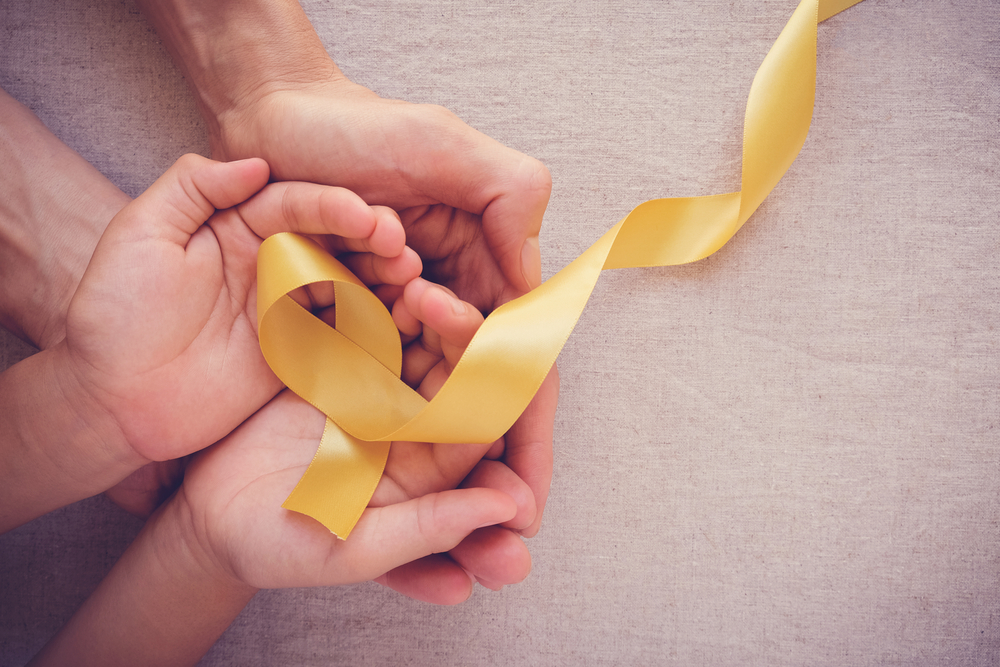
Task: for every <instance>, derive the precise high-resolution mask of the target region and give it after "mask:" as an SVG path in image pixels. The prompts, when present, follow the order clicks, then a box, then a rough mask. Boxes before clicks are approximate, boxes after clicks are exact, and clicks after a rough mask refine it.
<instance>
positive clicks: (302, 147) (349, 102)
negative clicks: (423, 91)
mask: <svg viewBox="0 0 1000 667" xmlns="http://www.w3.org/2000/svg"><path fill="white" fill-rule="evenodd" d="M261 107H262V108H260V109H258V110H256V112H255V113H254V114H253V115H252V116H250V117H249V118H248V121H247V122H243V123H231V124H230V125H228V126H227V125H223V130H222V136H221V138H220V139H219V140H218V141H217V142H216V146H215V150H216V152H217V153H219V154H220V155H221V156H223V157H225V158H233V157H246V156H260V157H263V158H264V159H265V160H267V161H268V163H269V164H270V165H271V168H272V173H273V175H274V177H275V178H277V179H284V180H308V181H313V182H317V183H325V184H328V185H336V186H340V187H345V188H348V189H350V190H352V191H354V192H357V193H358V194H359V195H360V196H361V197H362V198H363V199H364V200H365V201H367V202H368V203H369V204H372V205H375V204H378V205H384V206H389V207H391V208H393V209H395V210H397V211H399V212H400V217H401V218H402V219H403V224H404V227H405V228H406V230H407V243H408V244H409V245H410V247H412V248H413V249H414V250H416V251H417V252H418V253H419V254H420V256H421V258H422V259H423V260H424V261H425V269H426V275H427V277H428V278H430V279H432V280H434V281H435V282H438V283H439V284H444V285H447V286H448V287H450V288H452V289H453V290H454V291H455V292H456V293H457V294H458V295H459V296H460V297H461V298H462V299H464V300H466V301H469V302H470V303H472V304H473V305H475V306H476V307H477V308H479V309H480V310H492V309H493V308H495V307H496V306H498V305H500V303H503V302H504V301H507V300H510V299H511V298H514V297H516V296H518V295H520V294H523V293H524V292H526V291H528V289H530V288H531V287H533V286H534V285H536V284H537V283H538V281H539V277H538V276H537V275H534V274H535V273H536V272H537V268H538V267H537V266H533V267H531V268H530V270H529V272H530V273H532V274H533V275H532V276H529V277H528V278H527V279H526V278H525V275H524V273H523V272H522V270H521V245H522V243H523V241H524V239H525V238H528V237H532V236H537V234H538V229H539V226H540V225H541V217H542V212H543V211H544V209H545V205H546V203H547V202H548V196H549V189H550V179H549V176H548V172H547V171H546V170H545V168H544V167H543V166H542V165H541V164H540V163H538V162H537V161H535V160H532V159H531V158H528V157H526V156H524V155H521V154H520V153H517V152H516V151H513V150H510V149H508V148H506V147H504V146H502V145H501V144H499V143H497V142H495V141H493V140H492V139H489V138H488V137H486V136H484V135H482V134H480V133H478V132H476V131H475V130H473V129H471V128H469V127H468V126H467V125H465V124H464V123H462V122H461V121H460V120H458V119H457V118H456V117H455V116H454V115H453V114H451V113H450V112H448V111H446V110H445V109H443V108H440V107H435V106H428V105H414V104H407V103H403V102H399V101H395V100H383V99H381V98H379V97H378V96H376V95H375V94H374V93H372V92H371V91H369V90H367V89H365V88H363V87H361V86H357V85H355V84H352V83H350V82H349V81H340V82H336V83H329V82H325V83H322V84H317V85H315V86H312V87H309V88H306V89H303V90H297V91H288V90H283V91H279V92H275V93H271V94H270V95H269V96H267V97H266V98H264V99H263V101H262V102H261ZM536 254H537V247H536ZM533 261H537V260H533Z"/></svg>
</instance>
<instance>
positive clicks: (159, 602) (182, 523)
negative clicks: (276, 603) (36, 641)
mask: <svg viewBox="0 0 1000 667" xmlns="http://www.w3.org/2000/svg"><path fill="white" fill-rule="evenodd" d="M181 494H182V491H179V492H178V493H177V494H175V496H174V497H173V498H172V499H171V500H170V501H169V502H168V503H167V504H166V505H165V506H164V507H162V508H161V509H160V510H159V511H157V512H156V513H155V514H154V515H153V516H152V517H151V518H150V520H149V521H148V522H147V523H146V525H145V526H144V527H143V529H142V531H141V532H140V533H139V536H138V537H137V538H136V539H135V541H134V542H133V543H132V544H131V545H130V546H129V548H128V550H126V552H125V553H124V554H123V555H122V557H121V559H120V560H119V561H118V562H117V563H116V564H115V566H114V568H113V569H112V570H111V572H110V573H109V574H108V575H107V577H105V579H104V580H103V581H102V582H101V584H100V586H98V588H97V590H96V591H94V593H93V594H92V595H91V596H90V597H89V598H88V599H87V601H86V602H85V603H84V604H83V606H82V607H81V608H80V609H79V610H78V611H77V612H76V613H75V614H74V615H73V618H71V619H70V621H69V623H67V624H66V626H65V627H64V628H63V629H62V630H60V631H59V634H58V635H56V637H55V638H53V639H52V641H50V642H49V644H48V645H47V646H46V647H45V648H44V649H43V650H42V652H41V653H39V654H38V655H37V656H35V658H34V660H33V661H32V662H31V664H32V665H49V664H51V665H61V664H69V663H72V664H82V665H107V664H137V665H138V664H141V665H176V664H194V663H196V662H197V661H198V659H199V658H201V656H202V655H204V654H205V652H206V651H208V649H209V648H210V647H211V646H212V644H213V643H215V641H216V639H218V637H219V635H221V634H222V633H223V632H224V631H225V629H226V628H227V627H228V626H229V624H230V623H232V621H233V619H235V618H236V616H237V615H238V614H239V613H240V611H241V610H242V609H243V607H245V606H246V604H247V602H249V601H250V599H251V598H252V597H253V596H254V594H255V593H256V589H254V588H252V587H250V586H247V585H246V584H243V583H242V582H239V581H237V580H235V579H233V578H231V577H229V576H227V575H226V574H225V573H224V572H223V571H222V570H220V569H219V568H218V567H217V566H216V564H215V563H213V562H212V559H210V558H206V555H205V554H204V553H203V552H202V551H201V550H200V547H199V546H198V545H197V541H195V542H192V533H191V530H192V527H193V525H194V524H193V517H191V516H190V513H189V510H188V508H187V507H186V505H185V503H183V502H181V501H179V498H180V496H181Z"/></svg>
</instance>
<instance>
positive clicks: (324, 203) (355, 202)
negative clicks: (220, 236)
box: [238, 181, 406, 257]
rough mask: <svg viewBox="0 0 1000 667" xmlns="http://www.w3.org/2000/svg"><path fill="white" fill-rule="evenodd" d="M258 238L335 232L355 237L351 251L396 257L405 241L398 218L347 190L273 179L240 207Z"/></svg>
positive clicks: (389, 210)
mask: <svg viewBox="0 0 1000 667" xmlns="http://www.w3.org/2000/svg"><path fill="white" fill-rule="evenodd" d="M238 210H239V213H240V215H241V216H242V217H243V219H244V220H245V221H246V223H247V225H248V226H249V227H250V228H251V229H252V230H253V231H254V233H255V234H257V236H260V237H261V238H267V237H268V236H272V235H274V234H277V233H279V232H296V233H299V234H333V235H336V236H341V237H344V238H345V239H354V240H355V241H357V242H358V243H357V244H355V246H354V249H355V250H358V251H364V252H373V253H375V254H377V255H381V256H383V257H395V256H396V255H398V254H399V253H401V252H402V251H403V248H404V247H405V245H406V234H405V232H404V231H403V225H402V224H401V223H400V222H399V217H398V216H397V215H396V214H395V213H394V212H392V211H391V209H386V208H385V207H379V208H378V209H377V210H376V209H373V208H371V207H370V206H368V205H367V204H366V203H365V202H364V200H362V199H361V197H359V196H357V195H356V194H354V193H353V192H351V191H350V190H345V189H344V188H335V187H330V186H326V185H317V184H315V183H298V182H294V181H293V182H285V183H271V184H270V185H268V186H267V187H266V188H264V189H263V190H261V191H260V192H259V193H257V195H256V196H254V197H253V198H252V199H250V200H249V201H247V202H245V203H243V204H241V205H240V206H239V208H238Z"/></svg>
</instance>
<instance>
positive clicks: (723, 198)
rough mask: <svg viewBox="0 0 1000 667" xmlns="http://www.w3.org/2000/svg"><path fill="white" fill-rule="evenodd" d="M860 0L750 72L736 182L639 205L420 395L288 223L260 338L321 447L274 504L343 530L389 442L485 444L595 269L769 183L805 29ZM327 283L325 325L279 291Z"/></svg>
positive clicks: (632, 263)
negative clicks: (331, 316)
mask: <svg viewBox="0 0 1000 667" xmlns="http://www.w3.org/2000/svg"><path fill="white" fill-rule="evenodd" d="M860 1H861V0H802V2H801V3H800V4H799V6H798V8H797V9H796V10H795V12H794V13H793V14H792V17H791V19H789V21H788V23H787V25H786V26H785V28H784V29H783V30H782V32H781V34H780V35H779V36H778V39H777V41H775V43H774V45H773V46H772V47H771V49H770V51H769V52H768V54H767V56H765V58H764V62H763V63H762V64H761V66H760V68H759V69H758V70H757V74H756V75H755V76H754V80H753V84H752V85H751V88H750V95H749V98H748V100H747V108H746V116H745V119H744V126H743V180H742V189H741V190H740V191H739V192H730V193H728V194H721V195H711V196H704V197H683V198H671V199H654V200H651V201H647V202H645V203H643V204H640V205H639V206H637V207H636V208H635V209H634V210H632V212H631V213H629V214H628V215H627V216H626V217H625V218H624V219H623V220H621V221H620V222H619V223H618V224H617V225H615V226H614V227H612V228H611V229H610V230H609V231H608V232H607V233H606V234H604V236H602V237H601V238H600V239H598V241H597V242H596V243H594V245H592V246H591V247H590V248H589V249H588V250H587V251H586V252H584V253H583V254H582V255H580V256H579V257H578V258H577V259H575V260H574V261H573V262H571V263H570V264H569V265H568V266H566V267H565V268H564V269H563V270H561V271H560V272H559V273H557V274H556V275H554V276H553V277H552V278H550V279H549V280H547V281H546V282H545V283H543V284H542V285H541V286H540V287H538V288H536V289H535V290H533V291H531V292H529V293H528V294H525V295H524V296H522V297H520V298H518V299H515V300H513V301H511V302H509V303H506V304H504V305H502V306H500V307H499V308H497V309H496V310H495V311H493V312H492V313H491V314H490V315H489V317H487V318H486V321H485V322H484V323H483V325H482V326H481V327H480V329H479V331H478V332H477V333H476V335H475V337H474V338H473V339H472V342H471V343H470V344H469V346H468V348H467V349H466V351H465V353H464V354H463V355H462V358H461V360H460V361H459V363H458V364H457V365H456V366H455V369H454V370H453V371H452V373H451V376H450V377H449V378H448V379H447V381H446V382H445V383H444V386H443V387H441V389H440V391H439V392H438V393H437V395H435V396H434V398H433V399H432V400H431V401H426V400H425V399H424V398H423V397H421V396H420V395H419V394H417V393H416V392H415V391H414V390H413V389H411V388H410V387H409V386H407V385H406V384H405V383H403V381H402V380H400V378H399V374H400V369H401V366H402V349H401V344H400V339H399V334H398V331H397V330H396V327H395V325H394V324H393V321H392V317H391V315H390V314H389V312H388V311H387V310H386V308H385V307H384V306H383V305H382V303H381V302H380V301H379V300H378V298H377V297H376V296H375V295H374V294H372V292H370V291H369V290H368V288H367V287H365V286H364V284H363V283H362V282H361V281H360V280H358V279H357V278H356V277H355V276H354V275H353V274H352V273H351V272H350V271H349V270H348V269H347V268H346V267H344V266H343V265H342V264H341V263H340V262H338V261H337V260H335V259H334V258H333V257H331V256H330V255H329V254H327V253H326V252H325V251H324V250H322V249H320V248H319V246H317V245H316V244H314V243H313V242H312V241H310V240H308V239H306V238H304V237H301V236H297V235H295V234H290V233H285V234H277V235H275V236H272V237H270V238H268V239H267V240H265V241H264V243H263V245H262V246H261V248H260V252H259V255H258V260H257V273H258V283H257V284H258V294H257V313H258V315H257V318H258V332H259V336H260V346H261V350H262V352H263V354H264V358H265V359H266V360H267V363H268V364H269V365H270V366H271V368H272V370H274V372H275V374H276V375H277V376H278V377H279V378H280V379H281V380H282V381H283V382H284V383H285V384H286V385H287V386H288V387H289V388H290V389H291V390H292V391H294V392H295V393H296V394H298V395H299V396H301V397H302V398H304V399H305V400H307V401H308V402H309V403H311V404H312V405H314V406H315V407H316V408H318V409H319V410H320V411H322V412H323V413H324V414H326V415H327V422H326V429H325V431H324V433H323V439H322V441H321V443H320V446H319V449H318V450H317V452H316V456H315V457H314V459H313V461H312V463H311V464H310V466H309V468H308V470H306V472H305V474H304V475H303V476H302V479H301V480H300V481H299V483H298V485H297V486H296V487H295V489H294V490H293V491H292V493H291V495H289V497H288V498H287V500H286V501H285V502H284V503H283V505H282V506H283V507H285V508H287V509H290V510H294V511H296V512H301V513H303V514H307V515H309V516H311V517H313V518H314V519H316V520H318V521H319V522H320V523H322V524H323V525H324V526H326V527H327V528H328V529H330V531H331V532H333V533H334V534H335V535H337V536H338V537H341V538H344V539H346V538H347V536H348V535H349V534H350V532H351V529H353V527H354V525H355V523H357V521H358V519H359V518H360V516H361V513H362V511H364V509H365V507H366V506H367V504H368V501H369V499H370V498H371V496H372V494H373V493H374V491H375V487H376V485H377V484H378V482H379V479H380V478H381V475H382V471H383V469H384V467H385V462H386V458H387V456H388V453H389V443H390V442H391V441H393V440H408V441H415V442H450V443H472V442H474V443H489V442H493V441H495V440H496V439H498V438H499V437H500V436H502V435H503V434H504V433H506V432H507V430H508V429H509V428H510V427H511V425H512V424H513V423H514V421H515V420H516V419H517V418H518V417H519V416H520V415H521V413H522V412H523V411H524V409H525V408H526V407H527V405H528V403H529V402H530V401H531V399H532V397H533V396H534V395H535V392H536V391H537V390H538V388H539V386H540V385H541V383H542V381H543V380H544V379H545V376H546V375H547V374H548V372H549V370H550V369H551V367H552V365H553V364H554V363H555V361H556V357H557V356H558V355H559V352H560V350H561V349H562V347H563V345H564V344H565V342H566V340H567V338H568V337H569V334H570V332H571V331H572V330H573V328H574V327H575V326H576V322H577V320H578V319H579V317H580V314H581V313H582V311H583V308H584V306H585V305H586V303H587V300H588V299H589V298H590V294H591V292H592V291H593V289H594V286H595V284H596V283H597V279H598V276H599V275H600V273H601V271H602V270H604V269H620V268H629V267H648V266H668V265H674V264H684V263H687V262H694V261H696V260H699V259H702V258H704V257H707V256H708V255H710V254H712V253H713V252H715V251H716V250H718V249H719V248H721V247H722V246H723V245H724V244H725V243H726V242H727V241H728V240H729V239H730V238H731V237H732V236H733V235H734V234H735V233H736V231H737V230H739V228H740V227H741V226H742V225H743V223H744V222H746V220H747V218H749V217H750V215H751V214H752V213H753V212H754V211H755V210H756V209H757V207H758V206H759V205H760V203H761V202H762V201H763V200H764V198H765V197H766V196H767V195H768V193H770V191H771V190H772V189H773V188H774V186H775V185H776V184H777V183H778V181H779V180H780V179H781V177H782V176H783V175H784V173H785V171H786V170H787V169H788V167H789V166H790V165H791V163H792V161H793V160H794V159H795V157H796V156H797V155H798V153H799V150H800V149H801V148H802V145H803V144H804V143H805V139H806V135H807V134H808V132H809V125H810V121H811V118H812V111H813V98H814V94H815V89H816V27H817V24H818V23H819V22H821V21H823V20H825V19H827V18H829V17H830V16H833V15H834V14H836V13H838V12H840V11H842V10H844V9H847V8H848V7H850V6H852V5H855V4H857V3H858V2H860ZM324 281H331V282H333V284H334V300H335V304H336V326H335V327H331V326H329V325H327V324H326V323H324V322H323V321H322V320H320V319H319V318H317V317H315V316H314V315H312V314H311V313H310V312H309V311H307V310H306V309H304V308H302V307H301V306H299V305H298V304H297V303H295V301H293V300H292V299H291V297H289V296H288V293H289V292H291V291H293V290H295V289H297V288H299V287H302V286H304V285H308V284H311V283H316V282H324Z"/></svg>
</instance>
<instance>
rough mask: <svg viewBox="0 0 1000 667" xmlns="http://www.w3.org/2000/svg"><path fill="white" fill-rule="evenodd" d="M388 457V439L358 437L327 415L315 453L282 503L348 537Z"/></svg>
mask: <svg viewBox="0 0 1000 667" xmlns="http://www.w3.org/2000/svg"><path fill="white" fill-rule="evenodd" d="M388 457H389V443H388V442H365V441H364V440H358V439H357V438H355V437H354V436H352V435H350V434H348V433H346V432H344V430H343V429H341V428H340V427H339V426H337V425H336V424H335V423H334V422H333V421H332V420H330V419H329V418H327V420H326V428H325V429H324V430H323V439H322V440H321V441H320V443H319V449H317V450H316V456H314V457H313V460H312V463H310V464H309V468H308V469H307V470H306V472H305V474H304V475H302V479H300V480H299V483H298V484H296V485H295V488H294V489H293V490H292V492H291V494H289V496H288V498H286V499H285V502H284V503H282V505H281V506H282V507H284V508H285V509H288V510H292V511H293V512H298V513H300V514H305V515H306V516H310V517H312V518H313V519H316V520H317V521H319V522H320V523H321V524H323V525H324V526H326V527H327V529H328V530H329V531H330V532H331V533H333V534H334V535H336V536H337V537H339V538H340V539H342V540H346V539H347V536H348V535H350V534H351V531H352V530H353V529H354V526H355V525H356V524H357V523H358V519H360V518H361V513H362V512H364V510H365V507H367V506H368V501H369V499H370V498H371V497H372V494H373V493H375V487H376V486H378V482H379V480H380V479H381V478H382V471H383V470H384V469H385V462H386V459H387V458H388ZM331 480H336V483H333V484H331V483H330V481H331Z"/></svg>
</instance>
